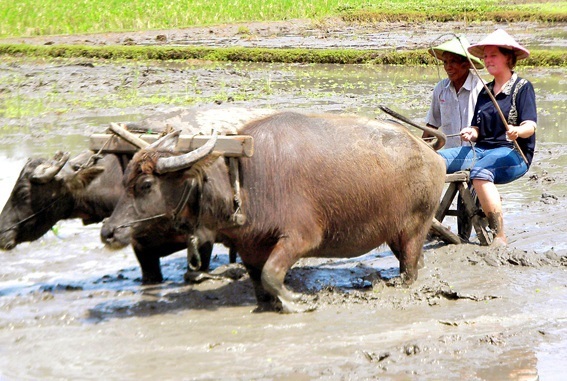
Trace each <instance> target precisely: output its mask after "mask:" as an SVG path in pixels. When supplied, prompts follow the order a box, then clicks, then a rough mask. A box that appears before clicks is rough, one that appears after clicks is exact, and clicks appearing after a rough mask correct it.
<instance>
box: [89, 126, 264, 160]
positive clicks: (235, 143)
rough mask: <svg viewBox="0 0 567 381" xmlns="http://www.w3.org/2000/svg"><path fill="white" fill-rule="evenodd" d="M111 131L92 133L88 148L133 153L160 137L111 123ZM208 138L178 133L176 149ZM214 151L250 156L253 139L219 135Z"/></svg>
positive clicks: (185, 149) (182, 149)
mask: <svg viewBox="0 0 567 381" xmlns="http://www.w3.org/2000/svg"><path fill="white" fill-rule="evenodd" d="M111 131H112V132H113V133H112V134H92V135H91V136H90V139H89V149H90V150H91V151H94V152H99V151H100V152H101V153H114V154H120V153H127V154H128V153H129V154H134V153H135V152H136V151H138V149H139V148H141V147H145V146H147V145H149V144H151V143H153V142H155V141H156V140H158V139H159V138H160V137H161V135H159V134H153V133H152V134H148V133H145V134H133V133H131V132H129V131H127V130H125V129H124V128H122V127H121V126H119V125H116V124H111ZM124 131H126V133H124ZM115 134H117V135H118V136H117V135H115ZM210 138H211V137H210V136H209V135H180V136H179V141H178V143H177V147H176V149H177V151H179V152H189V151H193V150H194V149H196V148H199V147H200V146H202V145H203V144H205V143H206V142H207V141H208V140H209V139H210ZM215 152H218V153H219V154H222V155H223V156H227V157H251V156H252V155H253V153H254V140H253V138H252V137H251V136H248V135H221V136H219V137H218V139H217V142H216V145H215Z"/></svg>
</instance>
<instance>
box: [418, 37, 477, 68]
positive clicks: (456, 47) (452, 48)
mask: <svg viewBox="0 0 567 381" xmlns="http://www.w3.org/2000/svg"><path fill="white" fill-rule="evenodd" d="M469 46H470V43H469V41H468V40H467V38H466V37H465V36H462V35H461V36H459V37H455V38H453V39H452V40H449V41H447V42H444V43H442V44H441V45H438V46H436V47H434V48H431V49H429V50H428V51H429V54H431V55H432V56H433V57H435V58H437V59H438V60H440V59H441V57H442V56H443V53H444V52H449V53H453V54H457V55H459V56H463V57H466V56H467V52H466V51H465V49H467V48H468V47H469ZM468 56H469V57H470V59H471V61H472V62H473V64H474V67H476V68H477V69H482V68H483V67H484V65H483V64H482V61H481V60H479V59H478V58H476V57H472V56H471V55H470V54H469V55H468Z"/></svg>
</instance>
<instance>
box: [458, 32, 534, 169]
mask: <svg viewBox="0 0 567 381" xmlns="http://www.w3.org/2000/svg"><path fill="white" fill-rule="evenodd" d="M454 36H455V37H456V38H457V40H459V44H461V48H463V50H464V51H465V54H466V56H467V59H468V60H469V63H470V64H471V67H472V68H473V70H474V73H475V74H476V76H477V77H478V78H479V79H480V81H481V82H482V86H484V90H485V91H486V93H487V94H488V96H489V97H490V100H492V103H493V104H494V107H496V111H498V115H500V119H502V123H504V127H506V131H510V126H508V121H507V120H506V117H505V116H504V113H502V110H501V109H500V106H499V105H498V102H496V98H494V95H492V91H490V90H489V89H488V86H486V83H484V81H483V80H482V78H481V76H480V74H478V71H477V70H476V67H475V66H474V64H473V62H472V60H471V57H470V55H469V51H468V50H467V49H465V47H464V46H463V43H462V42H461V38H460V37H459V36H457V35H454ZM513 142H514V147H516V149H517V150H518V152H519V153H520V155H521V156H522V159H524V162H525V163H526V164H528V159H526V156H525V155H524V153H523V152H522V149H521V148H520V145H519V144H518V142H517V141H516V140H514V141H513Z"/></svg>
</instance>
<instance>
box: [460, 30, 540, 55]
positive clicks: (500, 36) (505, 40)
mask: <svg viewBox="0 0 567 381" xmlns="http://www.w3.org/2000/svg"><path fill="white" fill-rule="evenodd" d="M485 46H499V47H501V48H505V49H509V50H512V51H514V53H515V54H516V58H517V59H519V60H521V59H524V58H527V57H528V56H529V55H530V52H529V50H528V49H526V48H524V47H523V46H522V45H520V44H518V43H517V42H516V40H514V38H513V37H512V36H510V35H509V34H508V33H506V31H505V30H504V29H497V30H495V31H494V32H492V33H491V34H489V35H488V36H486V37H485V38H484V39H483V40H482V41H480V42H479V43H478V44H474V45H472V46H470V47H469V53H470V54H472V55H473V56H476V57H480V58H482V57H483V56H484V47H485Z"/></svg>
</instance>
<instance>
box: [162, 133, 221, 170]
mask: <svg viewBox="0 0 567 381" xmlns="http://www.w3.org/2000/svg"><path fill="white" fill-rule="evenodd" d="M211 135H212V136H211V138H210V139H209V140H208V141H207V142H206V143H205V144H203V145H202V146H201V147H199V148H197V149H195V150H193V151H190V152H187V153H185V154H183V155H179V156H172V157H162V158H160V159H158V161H157V164H156V172H157V173H166V172H175V171H179V170H181V169H184V168H187V167H189V166H191V165H192V164H193V163H196V162H197V161H199V160H201V159H202V158H204V157H205V156H207V155H208V154H210V153H211V152H212V151H213V149H214V148H215V144H216V143H217V138H218V132H217V130H213V132H212V134H211Z"/></svg>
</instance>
